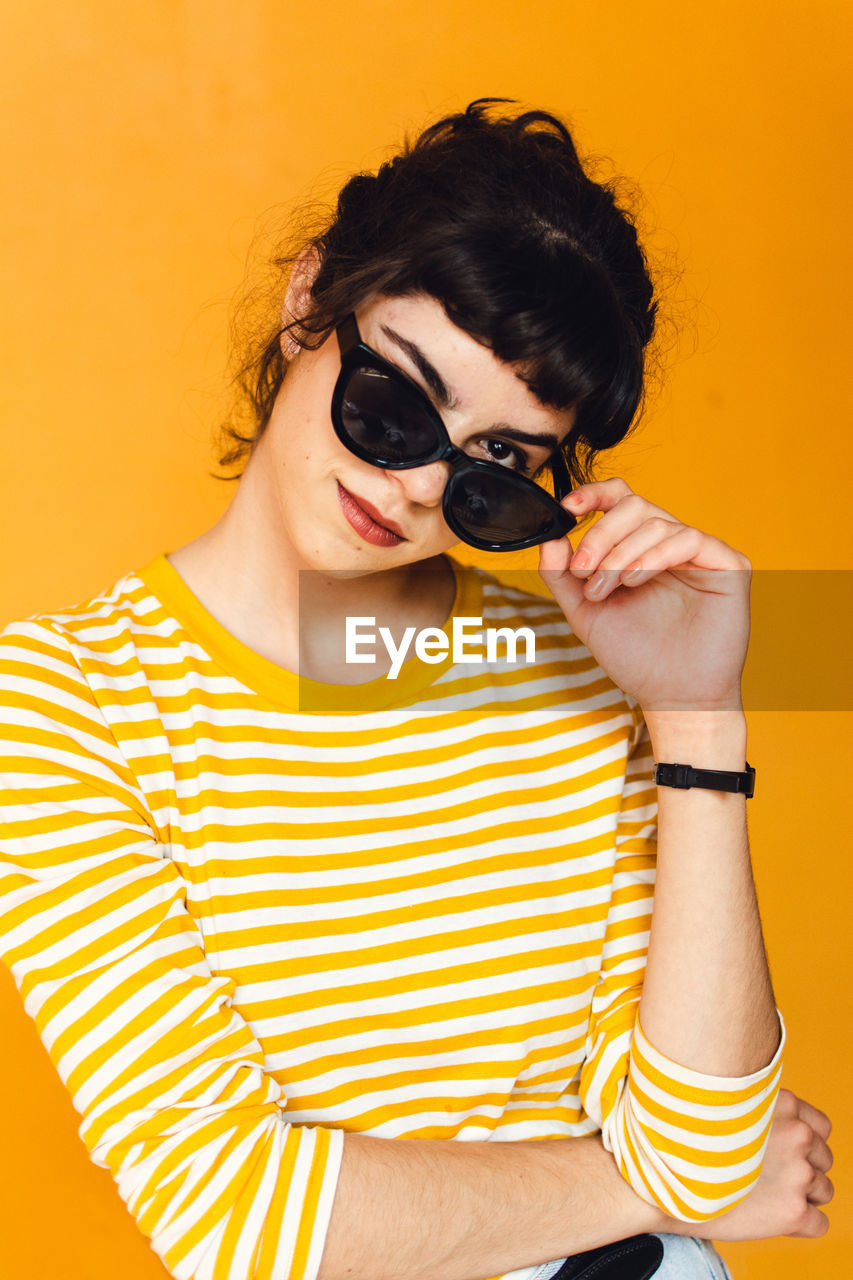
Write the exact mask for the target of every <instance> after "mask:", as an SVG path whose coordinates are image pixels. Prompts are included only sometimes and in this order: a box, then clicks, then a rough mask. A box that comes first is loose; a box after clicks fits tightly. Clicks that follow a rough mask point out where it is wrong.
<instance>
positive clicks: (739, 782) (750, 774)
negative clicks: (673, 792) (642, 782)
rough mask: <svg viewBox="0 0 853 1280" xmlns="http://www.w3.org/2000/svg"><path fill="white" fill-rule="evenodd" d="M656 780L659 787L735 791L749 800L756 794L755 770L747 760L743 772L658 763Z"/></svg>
mask: <svg viewBox="0 0 853 1280" xmlns="http://www.w3.org/2000/svg"><path fill="white" fill-rule="evenodd" d="M655 782H656V783H657V784H658V786H659V787H678V789H679V790H680V791H687V790H688V789H689V788H690V787H701V788H703V790H705V791H734V792H736V793H737V794H738V795H742V796H746V798H747V800H749V799H751V798H752V796H753V795H754V794H755V770H754V769H753V768H752V766H751V765H750V763H749V761H748V760H747V762H746V769H745V770H744V771H743V773H737V772H732V771H730V770H728V769H694V768H693V765H692V764H658V765H655Z"/></svg>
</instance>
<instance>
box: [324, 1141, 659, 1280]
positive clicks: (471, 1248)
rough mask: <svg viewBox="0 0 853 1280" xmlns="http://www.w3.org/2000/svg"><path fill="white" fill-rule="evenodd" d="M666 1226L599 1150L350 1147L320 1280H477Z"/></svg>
mask: <svg viewBox="0 0 853 1280" xmlns="http://www.w3.org/2000/svg"><path fill="white" fill-rule="evenodd" d="M668 1223H670V1219H668V1218H666V1216H665V1215H664V1214H663V1213H661V1212H660V1211H659V1210H657V1209H655V1208H653V1207H651V1206H650V1205H648V1204H646V1203H645V1202H644V1201H643V1200H641V1199H640V1198H639V1197H638V1196H636V1195H635V1194H634V1192H633V1191H632V1190H631V1189H630V1187H629V1186H628V1185H627V1183H626V1182H625V1181H624V1180H623V1178H622V1177H621V1175H620V1173H619V1171H618V1170H617V1168H616V1165H615V1163H614V1160H613V1157H612V1156H611V1155H610V1153H609V1152H607V1151H605V1150H604V1148H603V1146H602V1144H601V1141H600V1139H598V1138H566V1139H557V1140H553V1141H552V1140H549V1141H536V1142H447V1141H422V1140H417V1139H415V1140H389V1139H383V1138H370V1137H364V1136H362V1135H358V1134H352V1135H348V1136H347V1137H346V1138H345V1140H344V1156H343V1164H342V1167H341V1174H340V1180H339V1183H338V1189H337V1192H336V1196H335V1202H334V1207H333V1210H332V1218H331V1224H330V1227H329V1233H328V1237H327V1241H326V1247H325V1252H324V1254H323V1262H322V1266H321V1268H320V1280H343V1278H344V1277H346V1280H398V1278H399V1277H400V1276H405V1277H406V1280H421V1278H423V1280H479V1278H480V1277H483V1276H498V1275H503V1274H504V1273H505V1272H507V1271H513V1270H516V1269H517V1268H519V1267H525V1266H532V1265H534V1264H537V1263H542V1262H548V1261H551V1260H552V1259H554V1258H562V1257H565V1256H568V1255H569V1254H572V1253H579V1252H581V1251H582V1250H584V1249H591V1248H593V1247H595V1246H597V1245H601V1244H604V1243H607V1242H609V1241H612V1240H619V1239H622V1238H624V1237H625V1236H629V1235H633V1234H635V1233H636V1232H640V1231H655V1230H660V1231H664V1230H667V1229H669V1228H668V1226H667V1224H668Z"/></svg>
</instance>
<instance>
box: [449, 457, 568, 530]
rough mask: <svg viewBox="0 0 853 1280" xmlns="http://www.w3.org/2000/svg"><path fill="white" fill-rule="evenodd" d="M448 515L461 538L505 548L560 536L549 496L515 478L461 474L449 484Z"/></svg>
mask: <svg viewBox="0 0 853 1280" xmlns="http://www.w3.org/2000/svg"><path fill="white" fill-rule="evenodd" d="M448 506H449V514H450V515H451V516H452V517H453V520H454V521H455V523H456V526H457V529H458V531H459V532H460V533H461V534H462V536H463V537H464V536H466V535H471V536H472V537H474V538H477V539H479V540H480V541H482V542H486V543H490V544H492V545H495V546H497V545H500V546H503V545H504V544H506V543H515V542H527V541H528V540H529V539H534V540H535V541H539V542H545V541H547V539H548V538H549V537H556V536H557V535H558V533H559V530H558V527H557V520H556V519H555V517H554V514H553V511H552V510H551V509H550V506H549V503H548V498H547V495H546V494H545V493H544V491H543V492H542V495H541V497H540V496H539V493H538V492H537V490H536V489H535V488H533V487H532V486H531V487H529V488H528V486H527V485H526V484H523V483H521V482H519V481H517V480H516V478H515V477H513V476H512V474H507V475H501V474H500V472H497V473H496V474H494V475H493V474H491V471H486V470H482V471H481V470H480V469H479V468H478V469H477V470H476V471H473V470H472V471H464V472H462V473H458V474H457V475H456V476H454V477H453V479H452V480H451V482H450V491H449V494H448Z"/></svg>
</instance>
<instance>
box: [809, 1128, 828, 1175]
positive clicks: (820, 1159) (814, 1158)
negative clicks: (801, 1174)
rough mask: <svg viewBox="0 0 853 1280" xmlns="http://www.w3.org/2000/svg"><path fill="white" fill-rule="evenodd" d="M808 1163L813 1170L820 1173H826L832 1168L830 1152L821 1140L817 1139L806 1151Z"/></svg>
mask: <svg viewBox="0 0 853 1280" xmlns="http://www.w3.org/2000/svg"><path fill="white" fill-rule="evenodd" d="M807 1158H808V1162H809V1164H810V1165H811V1166H812V1168H814V1169H819V1170H820V1172H821V1173H828V1172H829V1170H830V1169H831V1168H832V1160H833V1157H832V1152H831V1151H830V1149H829V1147H828V1146H827V1145H826V1143H825V1142H824V1140H823V1138H819V1137H817V1135H815V1139H814V1141H813V1143H812V1145H811V1146H810V1147H809V1151H808V1157H807Z"/></svg>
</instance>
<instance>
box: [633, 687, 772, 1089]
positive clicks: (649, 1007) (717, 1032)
mask: <svg viewBox="0 0 853 1280" xmlns="http://www.w3.org/2000/svg"><path fill="white" fill-rule="evenodd" d="M647 724H648V728H649V733H650V735H651V740H652V748H653V751H654V756H655V759H656V760H657V761H677V762H678V763H683V764H692V765H694V766H696V767H697V768H702V767H705V768H713V769H734V770H741V769H743V768H744V765H745V753H746V722H745V719H744V716H743V714H742V713H741V712H739V711H713V712H712V711H704V712H696V713H692V712H687V711H679V712H669V713H665V712H659V713H656V714H655V715H649V716H647ZM658 802H659V825H658V869H657V881H656V886H655V905H654V914H653V919H652V927H651V938H650V943H649V954H648V962H647V966H646V975H645V981H644V984H643V995H642V1000H641V1003H640V1022H641V1024H642V1027H643V1031H644V1032H645V1034H646V1036H647V1037H648V1039H649V1040H650V1041H651V1043H652V1044H653V1045H654V1046H655V1047H656V1048H657V1049H658V1050H659V1052H660V1053H662V1054H664V1055H665V1056H666V1057H668V1058H671V1059H672V1060H673V1061H675V1062H677V1063H679V1064H680V1065H682V1066H685V1067H689V1068H691V1069H693V1070H695V1071H700V1072H704V1073H706V1074H708V1075H717V1076H744V1075H748V1074H750V1073H752V1072H753V1071H757V1070H759V1069H760V1068H762V1067H764V1066H766V1065H767V1063H768V1062H769V1061H770V1060H771V1058H772V1057H773V1054H774V1052H775V1050H776V1048H777V1045H778V1041H779V1024H778V1018H777V1016H776V1012H775V1005H774V1000H773V990H772V986H771V982H770V975H769V972H768V968H767V960H766V957H765V952H764V945H763V941H762V936H761V924H760V920H759V915H758V906H757V902H756V896H755V886H754V882H753V878H752V868H751V864H750V857H749V843H748V839H747V829H746V803H747V802H746V800H745V799H744V797H743V796H740V795H731V794H727V793H725V792H716V791H704V790H699V789H697V788H693V789H691V790H689V791H678V790H675V789H673V788H670V787H660V788H659V789H658Z"/></svg>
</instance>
